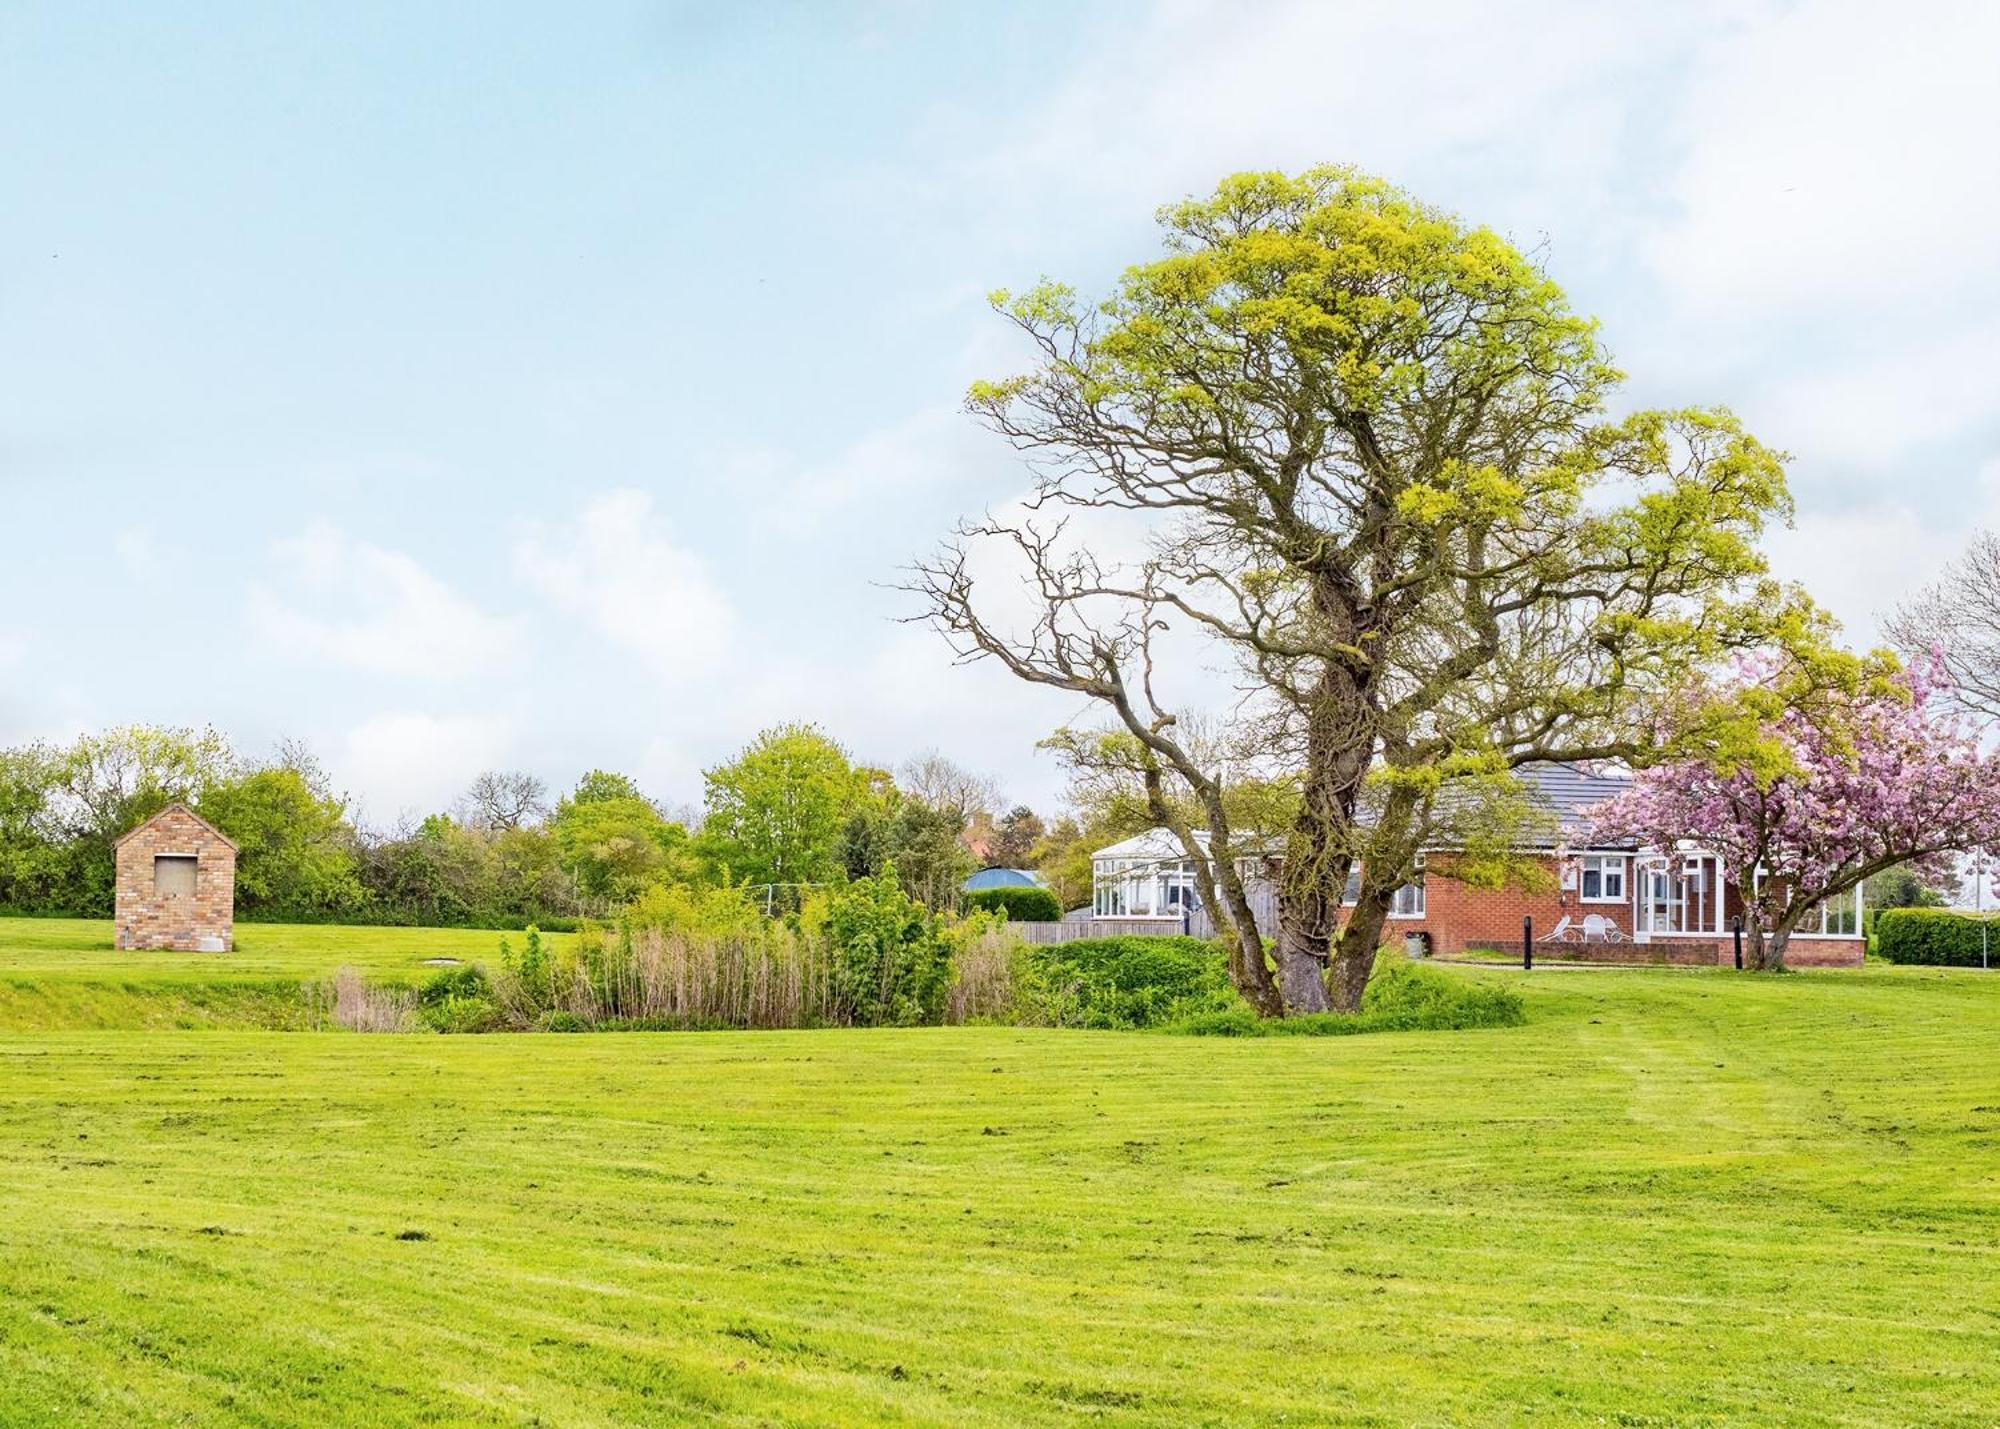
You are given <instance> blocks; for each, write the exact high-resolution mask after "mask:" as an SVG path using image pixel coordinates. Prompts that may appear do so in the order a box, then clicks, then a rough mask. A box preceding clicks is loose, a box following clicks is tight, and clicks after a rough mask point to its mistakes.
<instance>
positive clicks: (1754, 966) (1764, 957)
mask: <svg viewBox="0 0 2000 1429" xmlns="http://www.w3.org/2000/svg"><path fill="white" fill-rule="evenodd" d="M1791 937H1792V930H1791V929H1790V928H1781V929H1774V930H1772V931H1771V932H1770V933H1768V934H1767V933H1766V932H1765V931H1764V929H1763V926H1762V925H1761V924H1758V923H1752V924H1751V925H1750V926H1749V927H1747V928H1745V929H1744V930H1743V967H1744V970H1745V971H1746V972H1759V973H1781V972H1783V971H1784V970H1785V944H1787V943H1788V942H1790V941H1791Z"/></svg>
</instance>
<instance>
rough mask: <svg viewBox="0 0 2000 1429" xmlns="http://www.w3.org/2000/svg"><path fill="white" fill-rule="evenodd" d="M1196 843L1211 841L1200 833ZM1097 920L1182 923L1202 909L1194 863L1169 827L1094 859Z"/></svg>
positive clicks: (1101, 852)
mask: <svg viewBox="0 0 2000 1429" xmlns="http://www.w3.org/2000/svg"><path fill="white" fill-rule="evenodd" d="M1195 837H1196V839H1197V840H1198V841H1200V842H1201V843H1203V844H1204V845H1205V844H1206V843H1207V839H1206V838H1204V837H1203V835H1202V834H1200V833H1197V834H1196V835H1195ZM1090 883H1091V902H1090V912H1091V916H1092V917H1094V918H1163V919H1171V920H1173V921H1175V922H1179V921H1180V919H1181V918H1182V916H1183V915H1184V914H1186V913H1190V912H1193V911H1196V910H1198V909H1199V908H1200V907H1201V894H1200V892H1199V891H1198V890H1199V883H1198V881H1197V879H1196V877H1195V868H1194V863H1193V862H1192V861H1191V860H1190V859H1188V857H1187V856H1186V854H1185V853H1184V852H1183V850H1182V849H1181V846H1180V845H1179V843H1177V842H1176V841H1175V840H1174V837H1173V835H1172V834H1170V833H1169V832H1167V830H1165V829H1152V830H1149V831H1148V832H1146V833H1143V834H1139V835H1137V836H1136V837H1133V838H1129V839H1126V840H1125V841H1124V842H1123V843H1116V844H1113V845H1112V846H1111V847H1109V848H1104V849H1099V850H1098V851H1097V852H1096V853H1095V854H1094V855H1092V856H1091V860H1090Z"/></svg>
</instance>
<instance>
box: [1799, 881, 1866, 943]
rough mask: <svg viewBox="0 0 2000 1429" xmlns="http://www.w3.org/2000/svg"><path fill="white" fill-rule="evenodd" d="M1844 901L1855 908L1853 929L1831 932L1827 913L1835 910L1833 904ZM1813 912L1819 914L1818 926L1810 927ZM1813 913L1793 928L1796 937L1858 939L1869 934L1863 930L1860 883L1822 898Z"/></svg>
mask: <svg viewBox="0 0 2000 1429" xmlns="http://www.w3.org/2000/svg"><path fill="white" fill-rule="evenodd" d="M1843 902H1844V903H1848V904H1850V905H1851V906H1852V908H1853V919H1854V928H1853V931H1851V932H1847V933H1829V932H1827V931H1826V923H1827V915H1828V914H1829V913H1831V912H1832V911H1833V905H1835V904H1837V903H1843ZM1812 913H1817V914H1818V915H1819V917H1818V919H1817V926H1814V927H1808V926H1807V923H1808V921H1809V920H1811V919H1812ZM1812 913H1808V914H1807V915H1806V917H1805V918H1801V919H1800V920H1799V925H1798V927H1796V928H1794V929H1792V936H1793V937H1794V938H1844V939H1849V940H1855V941H1858V940H1859V939H1861V938H1864V937H1866V936H1867V934H1865V933H1863V932H1862V931H1861V885H1860V884H1858V883H1857V884H1856V885H1854V887H1852V888H1850V889H1848V890H1847V892H1845V893H1839V894H1836V895H1834V896H1833V897H1832V898H1822V899H1821V900H1820V901H1819V905H1818V906H1817V907H1816V908H1814V909H1813V910H1812Z"/></svg>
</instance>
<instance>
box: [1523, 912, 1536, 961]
mask: <svg viewBox="0 0 2000 1429" xmlns="http://www.w3.org/2000/svg"><path fill="white" fill-rule="evenodd" d="M1534 966H1535V915H1534V914H1532V913H1530V914H1528V915H1526V916H1525V917H1523V918H1522V919H1521V971H1522V972H1530V971H1532V970H1533V969H1534Z"/></svg>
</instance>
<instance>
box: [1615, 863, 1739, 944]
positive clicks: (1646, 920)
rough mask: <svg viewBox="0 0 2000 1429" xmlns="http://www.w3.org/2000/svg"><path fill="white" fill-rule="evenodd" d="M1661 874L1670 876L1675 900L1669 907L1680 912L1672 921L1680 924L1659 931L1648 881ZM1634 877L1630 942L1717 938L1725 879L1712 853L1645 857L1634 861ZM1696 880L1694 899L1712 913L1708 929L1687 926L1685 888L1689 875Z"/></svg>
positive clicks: (1721, 920) (1723, 898)
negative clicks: (1675, 892)
mask: <svg viewBox="0 0 2000 1429" xmlns="http://www.w3.org/2000/svg"><path fill="white" fill-rule="evenodd" d="M1661 874H1665V875H1668V876H1670V877H1671V878H1672V879H1673V880H1674V882H1675V884H1676V887H1677V890H1678V897H1676V898H1674V899H1672V900H1671V901H1670V902H1669V906H1670V907H1673V908H1675V909H1678V910H1680V916H1679V917H1678V918H1676V919H1675V921H1676V922H1677V923H1679V924H1680V926H1679V927H1675V928H1663V927H1660V926H1658V925H1657V924H1656V923H1655V922H1654V921H1653V912H1654V910H1653V896H1652V888H1651V886H1650V885H1651V882H1652V880H1653V879H1654V878H1655V877H1658V876H1659V875H1661ZM1637 875H1638V876H1637V877H1635V878H1634V879H1633V880H1632V929H1633V938H1632V940H1633V941H1634V942H1639V943H1643V942H1650V941H1651V940H1652V939H1654V938H1711V939H1712V938H1719V937H1722V936H1723V934H1724V932H1725V928H1724V926H1723V912H1722V909H1723V904H1724V903H1725V902H1726V901H1727V899H1726V897H1725V895H1726V892H1727V887H1726V880H1725V879H1724V877H1723V873H1722V860H1721V859H1719V858H1717V857H1716V856H1715V855H1714V854H1712V853H1703V852H1702V851H1701V850H1699V849H1675V850H1674V851H1673V852H1671V853H1659V854H1649V855H1644V856H1641V857H1640V859H1639V860H1638V867H1637ZM1690 875H1694V876H1695V877H1696V878H1698V879H1699V880H1700V883H1701V887H1700V889H1699V890H1698V891H1697V893H1696V895H1695V897H1696V898H1699V899H1700V900H1701V901H1702V902H1704V903H1706V904H1707V905H1708V906H1709V908H1710V910H1711V911H1712V914H1713V926H1712V927H1707V928H1703V927H1690V926H1688V924H1689V918H1688V904H1689V903H1690V901H1692V900H1691V899H1690V897H1689V894H1688V891H1687V889H1686V887H1685V885H1686V883H1687V881H1688V879H1689V876H1690Z"/></svg>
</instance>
